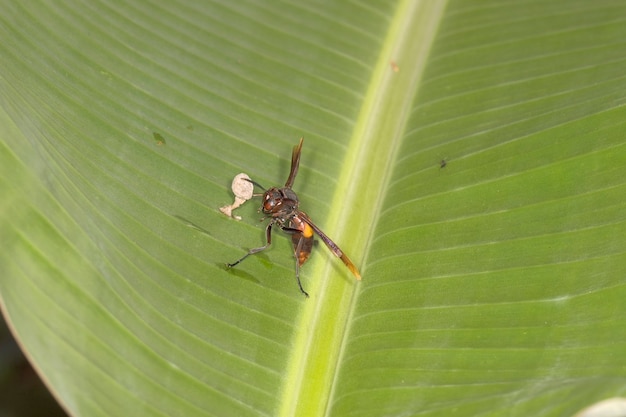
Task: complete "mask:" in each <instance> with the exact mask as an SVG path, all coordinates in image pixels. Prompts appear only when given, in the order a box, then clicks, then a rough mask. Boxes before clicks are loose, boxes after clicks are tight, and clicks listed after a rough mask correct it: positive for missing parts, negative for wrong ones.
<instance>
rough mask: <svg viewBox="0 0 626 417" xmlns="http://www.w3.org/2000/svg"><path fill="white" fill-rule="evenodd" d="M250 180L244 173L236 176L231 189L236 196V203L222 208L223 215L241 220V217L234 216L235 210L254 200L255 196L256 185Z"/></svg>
mask: <svg viewBox="0 0 626 417" xmlns="http://www.w3.org/2000/svg"><path fill="white" fill-rule="evenodd" d="M249 180H250V177H249V176H248V175H247V174H244V173H243V172H242V173H241V174H237V175H235V178H233V182H232V184H231V189H232V190H233V194H235V201H234V203H233V204H230V205H228V206H224V207H220V211H221V212H222V213H224V214H225V215H227V216H229V217H232V218H234V219H236V220H241V216H233V210H234V209H236V208H237V207H239V206H240V205H242V204H243V203H245V202H246V201H248V200H250V199H251V198H252V196H253V194H254V184H252V182H250V181H249Z"/></svg>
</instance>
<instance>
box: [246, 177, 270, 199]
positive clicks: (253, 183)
mask: <svg viewBox="0 0 626 417" xmlns="http://www.w3.org/2000/svg"><path fill="white" fill-rule="evenodd" d="M243 179H244V180H246V181H248V182H251V183H252V185H255V186H257V187H259V188H260V189H261V190H263V191H267V190H266V189H265V187H263V186H262V185H261V184H259V183H258V182H256V181H253V180H251V179H250V178H243ZM252 195H253V196H260V195H263V194H262V193H261V194H258V193H256V194H252Z"/></svg>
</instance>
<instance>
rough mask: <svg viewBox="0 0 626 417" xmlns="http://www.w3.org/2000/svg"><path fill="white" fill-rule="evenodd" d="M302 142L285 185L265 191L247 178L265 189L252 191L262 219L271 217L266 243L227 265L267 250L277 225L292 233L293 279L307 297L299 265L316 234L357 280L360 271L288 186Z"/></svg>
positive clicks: (310, 247)
mask: <svg viewBox="0 0 626 417" xmlns="http://www.w3.org/2000/svg"><path fill="white" fill-rule="evenodd" d="M303 142H304V138H300V142H299V143H298V144H297V145H296V146H294V147H293V152H292V153H291V170H290V171H289V178H287V182H286V183H285V186H284V187H280V188H279V187H272V188H270V189H268V190H266V189H265V188H263V186H261V185H259V184H258V183H256V182H254V181H252V180H247V181H250V182H251V183H252V184H253V185H255V186H257V187H259V188H261V189H262V190H263V191H264V193H263V194H255V196H261V195H262V196H263V202H262V203H261V208H260V209H259V211H261V212H263V214H264V215H265V217H263V218H262V219H261V221H263V220H265V219H267V218H269V219H270V222H269V224H268V225H267V228H266V229H265V239H266V243H265V245H263V246H261V247H259V248H254V249H250V250H249V251H248V253H246V254H245V255H244V256H243V257H241V258H240V259H239V260H237V261H235V262H233V263H232V264H227V266H228V267H229V268H232V267H234V266H235V265H237V264H238V263H240V262H241V261H243V260H244V259H246V258H247V257H248V256H250V255H254V254H255V253H259V252H261V251H263V250H265V249H267V248H268V247H269V246H270V245H271V244H272V227H273V226H277V227H279V228H280V229H282V230H283V231H284V232H286V233H288V234H290V235H291V242H292V243H293V250H294V256H295V258H296V281H297V282H298V287H299V288H300V292H302V294H304V295H305V296H306V297H308V296H309V294H308V293H307V292H306V291H305V290H304V288H303V287H302V283H301V282H300V267H301V266H302V265H303V264H304V263H305V262H306V261H307V259H309V255H310V254H311V250H312V249H313V241H314V237H315V234H317V235H318V236H319V237H320V239H322V241H323V242H324V243H325V244H326V246H328V249H330V250H331V252H332V253H333V254H334V255H335V256H336V257H338V258H340V259H341V260H342V261H343V263H344V264H345V265H346V266H347V267H348V269H349V270H350V271H351V272H352V273H353V274H354V276H355V277H356V279H358V280H360V279H361V274H360V273H359V270H358V269H357V267H356V266H354V264H353V263H352V261H351V260H350V258H348V256H347V255H346V254H345V253H343V251H342V250H341V249H340V248H339V246H337V244H336V243H335V242H333V241H332V240H331V239H330V238H329V237H328V236H326V234H325V233H324V232H322V230H321V229H320V228H319V227H317V226H316V225H315V223H313V221H312V220H311V218H310V217H309V216H308V214H306V213H305V212H303V211H302V210H300V209H299V207H298V206H299V201H298V196H297V195H296V193H295V192H294V191H293V190H292V189H291V187H292V186H293V182H294V181H295V179H296V175H297V174H298V166H299V165H300V153H301V151H302V143H303Z"/></svg>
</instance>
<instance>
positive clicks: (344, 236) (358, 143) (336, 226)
mask: <svg viewBox="0 0 626 417" xmlns="http://www.w3.org/2000/svg"><path fill="white" fill-rule="evenodd" d="M445 6H446V2H425V3H423V2H416V1H414V0H404V1H402V2H401V3H400V4H399V5H398V7H397V8H396V11H395V15H394V16H393V19H392V20H391V22H390V26H389V30H388V32H387V36H386V38H385V42H384V43H383V48H382V49H381V53H380V54H379V57H378V60H377V62H376V65H375V67H374V70H373V72H372V77H371V81H370V83H369V87H368V90H367V92H366V95H365V99H364V101H363V104H362V106H361V111H360V113H359V116H358V119H357V120H356V123H355V128H354V132H353V135H352V138H351V140H350V142H349V144H350V145H349V147H348V151H347V154H346V156H345V162H344V164H343V166H344V169H343V170H342V172H341V176H340V177H339V179H338V182H337V188H336V190H335V193H334V196H333V198H332V204H331V207H337V208H342V209H338V210H334V211H331V213H330V214H329V219H328V221H327V222H326V223H327V224H328V225H330V227H329V228H330V229H332V230H333V237H334V238H335V239H337V242H342V247H343V249H344V250H345V251H346V253H348V254H349V256H350V257H351V259H352V260H353V261H354V262H355V264H356V265H357V266H358V267H360V269H361V274H362V275H363V277H364V278H363V279H364V281H363V282H362V283H356V284H355V282H354V280H353V278H352V276H349V277H348V276H347V275H348V274H346V273H344V272H345V271H344V270H343V265H340V266H339V268H337V266H334V263H325V264H322V263H317V265H316V268H315V272H312V273H313V274H314V275H315V276H319V277H323V279H321V280H318V281H317V282H316V283H315V284H314V285H315V287H314V288H312V290H313V291H312V294H314V295H313V297H311V299H309V300H306V303H305V305H304V308H303V310H302V314H301V315H300V317H299V318H297V322H298V323H299V324H298V325H296V326H295V327H296V328H298V329H301V331H300V332H298V333H297V334H296V337H295V340H294V346H293V349H291V353H292V354H291V357H290V358H289V362H288V367H287V370H286V374H285V378H284V383H283V384H284V385H283V389H282V390H281V393H282V398H279V399H278V402H279V404H280V405H279V409H280V411H279V413H278V415H280V416H294V415H297V416H305V415H314V416H319V415H329V414H330V413H331V407H332V398H333V395H334V394H333V392H334V387H335V386H336V383H337V381H338V378H339V375H340V374H339V372H340V364H341V361H342V354H343V351H344V346H345V345H346V344H347V343H348V341H349V329H350V326H351V324H352V323H353V316H354V313H355V309H356V305H357V301H358V298H359V291H358V287H357V286H356V285H367V280H368V279H369V278H371V277H368V276H367V274H366V270H365V269H364V266H365V263H364V261H365V260H366V258H367V251H368V248H369V244H370V242H371V237H372V236H373V234H374V231H375V229H376V224H377V220H378V217H379V215H380V212H381V207H382V205H383V201H384V199H385V194H386V193H385V190H386V189H387V184H388V183H389V181H390V179H391V173H392V170H391V167H392V166H393V161H395V160H396V158H397V154H398V150H399V147H400V145H401V143H402V137H403V136H402V134H403V131H404V126H405V125H406V123H407V120H408V118H409V113H410V109H411V103H412V102H413V100H414V97H415V96H416V94H417V90H418V87H419V82H420V80H421V77H422V73H423V69H424V67H425V62H426V60H427V57H428V54H429V51H430V46H431V44H432V41H433V39H434V36H435V34H436V32H437V29H438V26H439V22H440V21H441V20H442V15H443V11H444V10H445ZM392 62H394V63H396V64H397V65H398V66H399V71H397V72H395V71H394V69H393V67H392ZM338 264H341V262H338ZM337 271H341V273H343V275H340V274H338V273H337ZM364 273H365V274H364Z"/></svg>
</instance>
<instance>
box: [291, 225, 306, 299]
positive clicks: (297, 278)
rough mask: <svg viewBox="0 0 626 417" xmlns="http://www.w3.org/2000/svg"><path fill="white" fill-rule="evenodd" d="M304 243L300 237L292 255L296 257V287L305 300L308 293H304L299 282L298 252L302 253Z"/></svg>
mask: <svg viewBox="0 0 626 417" xmlns="http://www.w3.org/2000/svg"><path fill="white" fill-rule="evenodd" d="M303 243H304V236H302V235H301V236H300V240H299V241H298V245H297V246H296V250H295V252H294V255H295V257H296V281H298V287H300V292H301V293H302V294H304V295H305V297H306V298H309V293H308V292H306V291H304V288H302V283H301V282H300V252H301V251H302V246H303Z"/></svg>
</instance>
